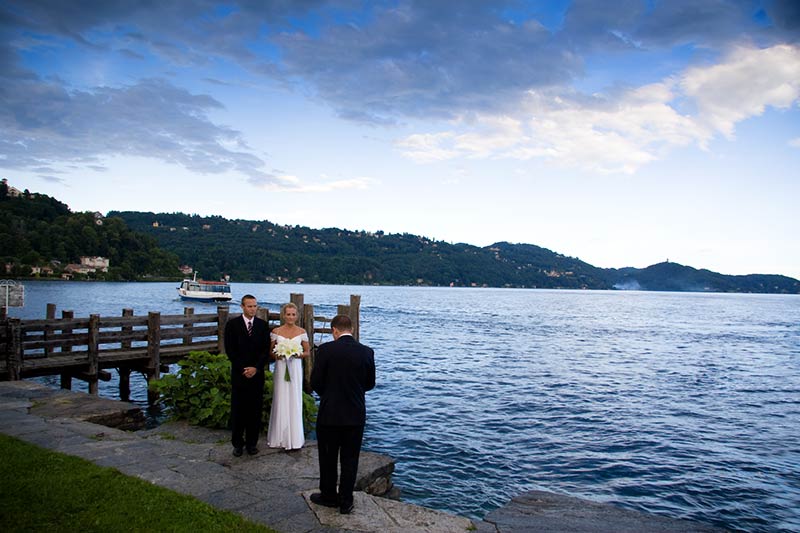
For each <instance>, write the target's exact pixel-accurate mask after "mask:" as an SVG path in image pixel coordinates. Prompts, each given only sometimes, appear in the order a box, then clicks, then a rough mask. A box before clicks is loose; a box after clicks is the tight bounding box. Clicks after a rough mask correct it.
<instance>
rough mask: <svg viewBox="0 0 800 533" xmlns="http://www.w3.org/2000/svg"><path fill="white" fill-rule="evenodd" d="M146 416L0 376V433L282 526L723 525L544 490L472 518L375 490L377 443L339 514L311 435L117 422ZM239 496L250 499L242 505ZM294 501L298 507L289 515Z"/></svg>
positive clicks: (513, 528) (707, 529) (713, 531)
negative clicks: (289, 440) (233, 439)
mask: <svg viewBox="0 0 800 533" xmlns="http://www.w3.org/2000/svg"><path fill="white" fill-rule="evenodd" d="M143 419H144V416H143V414H142V412H141V409H140V408H139V407H137V406H134V405H132V404H129V403H126V402H121V401H119V400H110V399H107V398H100V397H96V396H91V395H89V394H86V393H82V392H74V391H64V390H59V389H51V388H49V387H47V386H45V385H41V384H39V383H35V382H30V381H13V382H12V381H7V382H0V432H2V433H4V434H6V435H9V436H14V437H17V438H20V439H22V440H25V441H27V442H31V443H33V444H36V445H39V446H41V447H44V448H48V449H51V450H54V451H59V452H62V453H67V454H69V455H77V456H81V457H84V458H86V459H89V460H90V461H92V462H95V463H97V464H99V465H101V466H111V467H114V468H117V469H119V470H120V471H121V472H122V473H124V474H127V475H134V476H136V477H140V478H142V479H146V480H147V481H150V482H151V483H154V484H157V485H161V486H164V487H167V488H170V489H172V490H175V491H177V492H182V493H185V494H190V495H192V496H194V497H197V498H198V499H200V500H203V501H206V502H208V503H211V504H212V505H214V506H217V507H220V508H223V509H228V510H233V511H234V512H237V513H239V514H242V515H243V516H245V517H246V518H248V519H250V520H253V521H255V522H259V523H263V524H265V525H268V526H270V527H273V528H276V529H278V530H280V531H320V532H321V531H331V530H334V531H344V532H347V531H362V532H373V531H374V532H381V533H384V532H387V531H397V532H398V533H399V531H418V532H420V533H423V532H430V533H445V532H452V531H478V532H481V533H490V532H493V533H517V532H523V531H563V532H574V533H578V532H587V533H588V532H590V531H619V532H631V533H633V532H639V531H649V532H660V533H677V532H686V531H695V532H698V533H718V532H720V531H723V530H721V529H718V528H715V527H712V526H707V525H704V524H698V523H695V522H690V521H686V520H680V519H674V518H668V517H663V516H657V515H651V514H646V513H641V512H638V511H631V510H626V509H622V508H619V507H616V506H614V505H611V504H603V503H597V502H592V501H588V500H583V499H580V498H574V497H570V496H564V495H558V494H553V493H549V492H543V491H531V492H526V493H524V494H521V495H519V496H517V497H515V498H512V500H511V501H510V502H508V503H507V504H506V505H504V506H503V507H501V508H498V509H496V510H494V511H491V512H490V513H488V514H487V515H486V516H485V517H484V518H483V519H482V520H471V519H468V518H464V517H459V516H456V515H453V514H450V513H447V512H442V511H438V510H435V509H428V508H425V507H421V506H418V505H415V504H411V503H405V502H401V501H396V500H393V499H389V498H385V497H381V496H375V495H372V494H371V493H380V494H387V493H391V492H392V487H393V485H392V482H391V474H392V472H393V471H394V460H393V459H391V458H389V457H387V456H384V455H381V454H375V453H372V452H362V455H363V457H362V459H361V461H360V462H359V481H358V485H357V488H360V489H362V491H360V492H357V493H356V495H357V498H356V511H355V512H354V513H353V514H351V515H339V513H338V512H336V511H335V510H332V509H328V508H323V507H319V506H316V505H313V504H310V503H309V501H308V496H309V495H310V494H311V493H312V492H314V491H315V490H316V483H317V482H318V471H317V470H316V468H317V461H316V453H315V452H316V450H315V448H316V447H315V443H314V441H308V443H307V446H306V447H304V448H303V451H302V452H301V453H300V454H288V453H285V452H283V451H282V450H272V449H264V450H262V452H261V453H260V454H259V455H257V456H255V457H253V458H245V459H243V460H237V459H234V458H233V457H232V456H231V454H230V445H229V442H228V441H229V432H228V431H225V430H211V429H207V428H199V427H196V426H189V425H188V424H186V423H182V422H168V423H166V424H163V425H161V426H159V427H157V428H154V429H150V430H140V431H125V430H123V429H119V428H120V427H128V428H134V427H136V426H137V424H141V423H142V421H143ZM254 487H255V488H256V489H254ZM254 490H256V492H255V494H254V493H253V491H254ZM237 491H241V494H240V493H239V492H237ZM266 494H273V495H275V498H277V499H279V501H280V502H281V505H282V506H283V507H280V508H275V507H274V506H270V505H268V504H266V503H263V502H262V504H260V505H259V504H258V500H257V497H258V496H259V495H260V496H261V497H262V498H263V497H264V495H266ZM241 498H244V501H248V502H250V504H251V505H248V506H246V507H245V508H241V507H240V508H237V507H236V506H237V503H236V502H241V501H243V500H242V499H241ZM253 498H256V500H254V499H253ZM267 501H270V502H271V501H272V500H269V499H267ZM287 509H291V511H290V512H289V513H288V514H287ZM298 528H300V529H298Z"/></svg>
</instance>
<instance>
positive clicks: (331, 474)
mask: <svg viewBox="0 0 800 533" xmlns="http://www.w3.org/2000/svg"><path fill="white" fill-rule="evenodd" d="M363 438H364V425H363V424H362V425H360V426H325V425H318V426H317V446H318V448H319V491H320V492H321V493H322V496H323V497H324V498H327V499H331V500H335V499H336V478H337V477H339V505H341V506H342V507H347V506H349V505H350V504H352V503H353V488H354V487H355V485H356V474H357V473H358V455H359V453H361V441H362V440H363ZM337 463H339V464H340V465H341V476H337V475H336V467H337Z"/></svg>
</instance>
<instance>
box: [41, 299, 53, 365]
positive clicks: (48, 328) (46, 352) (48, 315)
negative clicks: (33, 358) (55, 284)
mask: <svg viewBox="0 0 800 533" xmlns="http://www.w3.org/2000/svg"><path fill="white" fill-rule="evenodd" d="M45 316H46V318H47V320H50V321H52V320H55V318H56V304H47V311H45ZM52 334H53V327H52V326H45V328H44V332H43V333H42V336H43V337H44V339H45V340H47V338H48V337H49V336H50V335H52ZM49 354H50V350H49V349H48V348H45V349H44V355H45V356H47V355H49Z"/></svg>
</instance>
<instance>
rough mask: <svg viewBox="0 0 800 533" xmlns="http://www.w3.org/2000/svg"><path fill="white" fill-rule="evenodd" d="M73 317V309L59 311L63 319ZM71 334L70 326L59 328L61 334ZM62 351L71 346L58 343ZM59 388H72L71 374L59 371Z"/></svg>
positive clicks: (67, 351) (69, 350) (70, 348)
mask: <svg viewBox="0 0 800 533" xmlns="http://www.w3.org/2000/svg"><path fill="white" fill-rule="evenodd" d="M74 317H75V313H74V311H61V318H62V319H63V320H72V319H73V318H74ZM64 335H67V336H69V335H72V328H66V329H62V330H61V336H64ZM60 348H61V352H62V353H69V352H71V351H72V346H65V345H64V344H61V345H60ZM61 388H62V389H64V390H72V375H70V374H69V373H66V372H62V373H61Z"/></svg>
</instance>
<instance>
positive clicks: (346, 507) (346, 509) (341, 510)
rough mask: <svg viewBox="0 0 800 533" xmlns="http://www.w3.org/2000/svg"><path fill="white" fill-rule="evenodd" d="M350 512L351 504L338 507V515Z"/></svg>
mask: <svg viewBox="0 0 800 533" xmlns="http://www.w3.org/2000/svg"><path fill="white" fill-rule="evenodd" d="M352 510H353V503H352V502H351V503H349V504H347V505H342V506H341V507H339V513H340V514H350V512H351V511H352Z"/></svg>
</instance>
